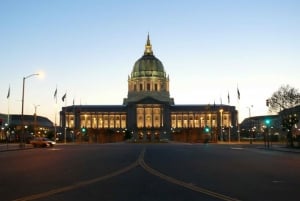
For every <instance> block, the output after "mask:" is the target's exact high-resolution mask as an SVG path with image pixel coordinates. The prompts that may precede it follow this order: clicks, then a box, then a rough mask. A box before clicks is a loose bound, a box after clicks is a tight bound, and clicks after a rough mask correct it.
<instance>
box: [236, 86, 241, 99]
mask: <svg viewBox="0 0 300 201" xmlns="http://www.w3.org/2000/svg"><path fill="white" fill-rule="evenodd" d="M237 96H238V99H239V100H240V99H241V94H240V90H239V88H237Z"/></svg>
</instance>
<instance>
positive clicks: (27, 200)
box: [14, 148, 238, 201]
mask: <svg viewBox="0 0 300 201" xmlns="http://www.w3.org/2000/svg"><path fill="white" fill-rule="evenodd" d="M145 152H146V148H144V149H143V150H142V151H141V153H140V155H139V157H138V159H137V161H135V162H134V163H132V164H130V165H129V166H127V167H125V168H122V169H120V170H118V171H115V172H113V173H110V174H107V175H104V176H101V177H97V178H94V179H91V180H87V181H82V182H78V183H75V184H72V185H69V186H65V187H62V188H57V189H53V190H50V191H47V192H43V193H39V194H34V195H30V196H27V197H22V198H19V199H16V200H14V201H30V200H36V199H40V198H45V197H49V196H51V195H54V194H58V193H63V192H66V191H71V190H75V189H77V188H81V187H84V186H87V185H90V184H93V183H96V182H100V181H103V180H106V179H109V178H111V177H115V176H118V175H120V174H123V173H125V172H127V171H129V170H131V169H133V168H135V167H137V166H139V165H140V166H141V167H142V168H143V169H144V170H146V171H147V172H149V173H150V174H152V175H155V176H157V177H159V178H161V179H163V180H166V181H168V182H170V183H173V184H176V185H179V186H182V187H184V188H187V189H190V190H192V191H195V192H198V193H202V194H205V195H208V196H211V197H215V198H218V199H220V200H224V201H238V199H235V198H231V197H229V196H226V195H223V194H220V193H216V192H213V191H210V190H207V189H204V188H201V187H198V186H195V185H192V184H189V183H186V182H183V181H180V180H177V179H175V178H173V177H169V176H167V175H165V174H163V173H161V172H159V171H157V170H155V169H153V168H151V167H149V166H148V165H147V164H146V163H145V161H144V155H145Z"/></svg>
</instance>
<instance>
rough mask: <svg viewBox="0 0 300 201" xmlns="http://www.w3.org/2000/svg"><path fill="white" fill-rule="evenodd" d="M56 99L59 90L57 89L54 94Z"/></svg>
mask: <svg viewBox="0 0 300 201" xmlns="http://www.w3.org/2000/svg"><path fill="white" fill-rule="evenodd" d="M54 98H55V99H56V98H57V88H56V89H55V92H54Z"/></svg>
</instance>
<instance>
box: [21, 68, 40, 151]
mask: <svg viewBox="0 0 300 201" xmlns="http://www.w3.org/2000/svg"><path fill="white" fill-rule="evenodd" d="M38 75H39V74H38V73H34V74H31V75H28V76H26V77H23V88H22V112H21V121H22V133H21V134H22V137H21V139H20V147H21V148H23V147H25V134H24V94H25V80H26V79H27V78H30V77H33V76H38Z"/></svg>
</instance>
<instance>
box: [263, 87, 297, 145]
mask: <svg viewBox="0 0 300 201" xmlns="http://www.w3.org/2000/svg"><path fill="white" fill-rule="evenodd" d="M299 103H300V93H299V92H298V89H295V88H293V87H291V86H289V85H282V86H281V87H280V88H279V89H278V91H276V92H274V93H273V95H272V97H271V98H269V99H268V100H267V106H269V109H270V110H271V111H273V112H281V111H283V112H281V113H280V116H281V120H282V122H281V123H282V128H283V129H284V130H286V131H287V139H288V142H289V144H290V146H291V147H293V134H292V128H293V126H294V125H295V124H296V123H298V121H299V120H298V116H297V114H294V113H292V111H289V110H286V109H290V108H293V107H295V106H296V105H298V104H299ZM285 110H286V111H285Z"/></svg>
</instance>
